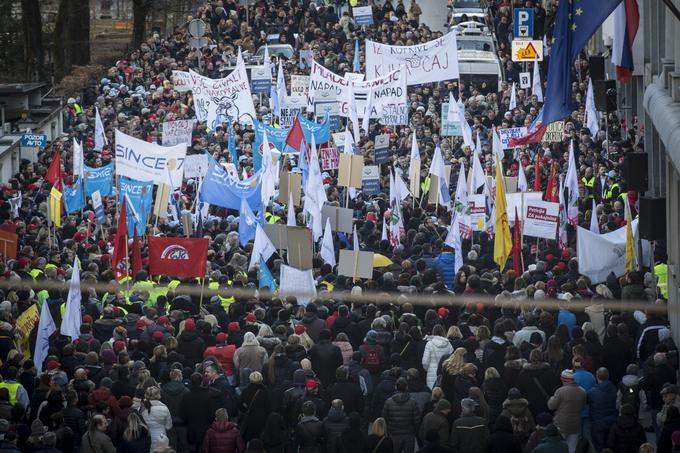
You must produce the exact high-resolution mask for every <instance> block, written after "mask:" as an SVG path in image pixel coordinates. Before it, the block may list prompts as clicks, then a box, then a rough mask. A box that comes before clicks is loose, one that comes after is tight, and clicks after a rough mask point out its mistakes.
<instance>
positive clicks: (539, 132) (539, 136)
mask: <svg viewBox="0 0 680 453" xmlns="http://www.w3.org/2000/svg"><path fill="white" fill-rule="evenodd" d="M547 130H548V125H547V124H541V125H540V126H539V127H538V128H537V129H536V130H535V131H533V132H532V131H529V132H528V133H527V135H525V136H524V137H519V138H511V139H510V146H513V147H514V146H521V145H528V144H530V143H538V142H540V141H542V140H543V136H544V135H545V131H547Z"/></svg>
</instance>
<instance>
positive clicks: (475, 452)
mask: <svg viewBox="0 0 680 453" xmlns="http://www.w3.org/2000/svg"><path fill="white" fill-rule="evenodd" d="M460 407H461V416H460V418H458V419H456V421H454V422H453V427H452V429H451V438H450V440H449V443H450V447H451V448H452V449H453V451H457V452H460V453H483V452H485V451H486V445H487V443H488V442H489V436H490V434H489V427H488V424H487V421H486V419H485V418H483V417H479V416H477V415H476V414H475V410H476V409H477V402H476V401H475V400H473V399H472V398H463V399H462V400H461V401H460Z"/></svg>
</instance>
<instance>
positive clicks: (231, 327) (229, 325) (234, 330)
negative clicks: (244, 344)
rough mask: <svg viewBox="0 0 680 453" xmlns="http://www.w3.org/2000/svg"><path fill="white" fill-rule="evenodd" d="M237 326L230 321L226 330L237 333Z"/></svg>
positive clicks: (234, 322)
mask: <svg viewBox="0 0 680 453" xmlns="http://www.w3.org/2000/svg"><path fill="white" fill-rule="evenodd" d="M238 329H239V325H238V323H237V322H236V321H232V322H230V323H229V324H228V325H227V330H228V331H229V332H238Z"/></svg>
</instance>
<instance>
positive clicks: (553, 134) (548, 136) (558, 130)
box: [543, 121, 564, 143]
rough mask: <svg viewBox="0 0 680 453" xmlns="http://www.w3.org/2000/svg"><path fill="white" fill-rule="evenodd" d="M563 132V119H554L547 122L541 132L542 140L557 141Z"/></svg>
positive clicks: (560, 139) (560, 138) (559, 140)
mask: <svg viewBox="0 0 680 453" xmlns="http://www.w3.org/2000/svg"><path fill="white" fill-rule="evenodd" d="M563 134H564V121H555V122H553V123H550V124H548V128H547V129H546V130H545V134H543V141H544V142H548V143H559V142H561V141H562V137H563Z"/></svg>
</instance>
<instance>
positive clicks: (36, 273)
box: [29, 269, 43, 280]
mask: <svg viewBox="0 0 680 453" xmlns="http://www.w3.org/2000/svg"><path fill="white" fill-rule="evenodd" d="M42 273H43V271H41V270H40V269H31V271H30V272H29V274H31V277H33V280H36V279H37V278H38V277H40V275H42Z"/></svg>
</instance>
